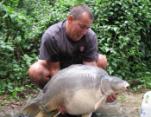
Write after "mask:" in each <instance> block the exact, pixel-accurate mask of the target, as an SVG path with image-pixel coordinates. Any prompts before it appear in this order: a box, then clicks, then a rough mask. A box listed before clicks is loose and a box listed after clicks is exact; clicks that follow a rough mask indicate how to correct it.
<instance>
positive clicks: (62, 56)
mask: <svg viewBox="0 0 151 117" xmlns="http://www.w3.org/2000/svg"><path fill="white" fill-rule="evenodd" d="M97 57H98V52H97V41H96V35H95V33H94V32H93V31H92V30H91V29H89V30H88V32H87V33H86V34H85V35H84V36H83V37H82V39H81V40H79V41H76V42H74V41H71V39H69V37H68V36H67V34H66V31H65V21H63V22H59V23H56V24H54V25H52V26H50V27H49V28H48V29H47V30H46V31H45V33H44V34H43V36H42V40H41V45H40V55H39V59H41V60H50V61H53V62H57V61H59V62H60V64H61V68H64V67H67V66H69V65H71V64H79V63H82V62H83V61H91V60H96V59H97Z"/></svg>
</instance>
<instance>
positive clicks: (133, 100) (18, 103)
mask: <svg viewBox="0 0 151 117" xmlns="http://www.w3.org/2000/svg"><path fill="white" fill-rule="evenodd" d="M34 95H35V94H34ZM143 95H144V93H132V92H128V93H124V94H122V95H120V96H118V102H120V106H119V107H117V108H118V109H121V108H122V109H123V112H124V113H126V114H127V116H126V117H140V116H139V115H140V114H139V113H140V106H141V102H142V97H143ZM28 98H29V97H25V98H21V99H19V100H8V97H7V96H0V117H8V116H6V115H10V114H11V113H12V112H13V111H16V110H17V111H19V110H20V109H21V107H23V105H24V104H25V103H26V101H27V99H28ZM4 115H5V116H4ZM101 117H102V116H101ZM114 117H115V116H114Z"/></svg>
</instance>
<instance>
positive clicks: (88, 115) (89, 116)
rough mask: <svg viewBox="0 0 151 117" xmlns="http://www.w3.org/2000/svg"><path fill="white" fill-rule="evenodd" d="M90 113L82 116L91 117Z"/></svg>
mask: <svg viewBox="0 0 151 117" xmlns="http://www.w3.org/2000/svg"><path fill="white" fill-rule="evenodd" d="M91 116H92V113H87V114H83V115H82V117H91Z"/></svg>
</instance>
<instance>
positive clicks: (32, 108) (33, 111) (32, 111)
mask: <svg viewBox="0 0 151 117" xmlns="http://www.w3.org/2000/svg"><path fill="white" fill-rule="evenodd" d="M39 112H40V108H39V106H38V105H37V104H35V103H32V104H30V105H28V106H26V107H25V108H23V110H22V113H23V114H24V115H27V116H30V117H35V115H37V114H38V113H39Z"/></svg>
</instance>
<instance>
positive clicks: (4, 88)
mask: <svg viewBox="0 0 151 117" xmlns="http://www.w3.org/2000/svg"><path fill="white" fill-rule="evenodd" d="M83 3H84V4H88V5H89V6H90V7H91V9H92V11H93V13H94V16H95V20H94V25H93V26H92V28H93V30H94V31H95V32H96V34H97V37H98V42H99V51H100V52H101V53H103V54H105V55H107V58H108V62H109V67H108V71H109V73H110V74H118V75H120V76H122V77H123V78H124V79H127V80H129V81H130V82H133V80H134V79H135V80H137V81H138V82H139V84H135V83H134V87H139V85H140V86H143V87H145V88H151V84H150V83H149V82H151V71H150V69H151V66H150V64H149V63H151V46H150V45H151V36H150V35H151V2H150V1H149V0H145V1H144V0H91V1H90V0H71V1H69V0H3V1H1V2H0V22H1V23H0V56H1V59H0V78H1V80H0V94H2V93H4V92H7V93H8V92H11V94H12V95H13V97H15V96H16V95H17V93H18V92H22V91H23V90H25V87H24V86H25V85H27V84H29V83H30V81H29V78H28V75H27V70H28V68H29V66H30V65H31V64H32V63H33V62H34V61H36V60H37V59H38V49H39V44H40V38H41V35H42V33H43V32H44V31H45V29H47V28H48V27H49V26H50V25H52V24H54V23H56V22H58V21H61V20H65V18H66V16H67V14H68V11H69V9H70V8H71V7H72V6H74V5H77V4H83ZM132 84H133V83H132Z"/></svg>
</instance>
